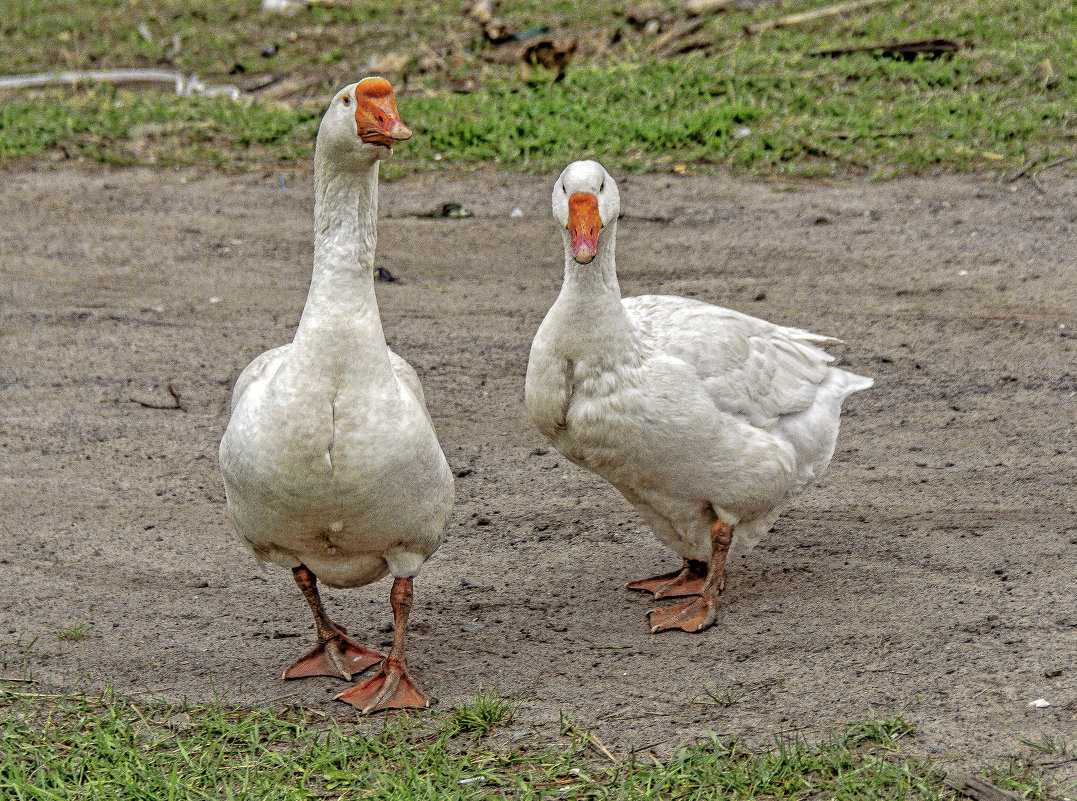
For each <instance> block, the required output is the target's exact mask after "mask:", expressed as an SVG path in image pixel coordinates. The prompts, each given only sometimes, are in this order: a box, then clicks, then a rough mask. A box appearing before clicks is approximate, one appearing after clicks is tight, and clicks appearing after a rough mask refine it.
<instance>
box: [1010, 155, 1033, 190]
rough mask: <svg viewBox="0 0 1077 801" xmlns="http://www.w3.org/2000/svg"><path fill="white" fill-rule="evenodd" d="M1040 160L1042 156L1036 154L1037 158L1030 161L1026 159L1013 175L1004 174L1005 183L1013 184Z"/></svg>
mask: <svg viewBox="0 0 1077 801" xmlns="http://www.w3.org/2000/svg"><path fill="white" fill-rule="evenodd" d="M1039 160H1040V157H1039V156H1036V158H1034V159H1030V160H1029V161H1026V162H1025V163H1024V164H1023V165H1022V166H1021V169H1019V170H1018V171H1017V172H1015V173H1014V174H1013V175H1009V176H1006V175H1003V176H1002V180H1003V183H1007V184H1012V183H1013V182H1014V181H1016V180H1017V179H1018V178H1021V177H1022V176H1024V174H1025V173H1027V172H1028V171H1029V170H1030V169H1032V166H1033V165H1034V164H1035V163H1036V162H1037V161H1039Z"/></svg>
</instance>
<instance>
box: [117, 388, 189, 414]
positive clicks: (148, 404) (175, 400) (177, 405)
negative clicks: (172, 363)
mask: <svg viewBox="0 0 1077 801" xmlns="http://www.w3.org/2000/svg"><path fill="white" fill-rule="evenodd" d="M168 394H169V395H171V396H172V403H170V404H168V405H167V406H166V405H165V404H163V403H153V402H152V401H144V400H139V399H138V398H128V399H127V400H129V401H130V402H131V403H137V404H138V405H139V406H144V407H145V408H147V409H164V410H166V411H170V412H171V411H176V410H177V409H178V410H179V411H181V412H186V411H187V407H186V406H184V405H183V404H182V403H181V402H180V395H179V393H178V392H177V391H176V388H175V387H174V386H172V385H171V384H169V385H168Z"/></svg>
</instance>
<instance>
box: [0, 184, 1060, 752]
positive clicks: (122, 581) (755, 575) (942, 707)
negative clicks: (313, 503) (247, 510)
mask: <svg viewBox="0 0 1077 801" xmlns="http://www.w3.org/2000/svg"><path fill="white" fill-rule="evenodd" d="M553 177H554V176H539V177H521V176H516V175H508V174H502V173H495V172H479V173H474V174H463V173H447V174H444V175H437V176H435V175H425V176H417V177H413V178H410V179H406V180H402V181H399V182H395V183H392V184H383V187H382V196H381V210H382V218H383V219H382V221H381V225H380V240H379V253H378V259H379V264H380V265H382V266H384V267H387V268H388V269H389V270H390V271H392V273H393V274H394V275H396V276H398V278H399V281H398V282H396V283H391V284H390V283H386V284H380V285H379V289H378V292H379V298H380V302H381V311H382V316H383V318H384V321H385V329H386V333H387V336H388V338H389V340H390V342H391V344H392V346H393V347H394V349H396V350H397V351H398V352H399V353H401V354H402V355H403V356H405V357H406V358H407V359H409V360H410V361H411V363H412V364H413V365H415V367H416V369H417V370H418V372H419V374H420V376H421V377H422V380H423V383H424V385H425V388H426V395H427V401H428V404H429V407H430V409H431V412H432V414H433V417H434V420H435V423H436V425H437V427H438V431H439V434H440V436H441V441H442V444H443V446H444V448H445V452H446V454H447V455H448V457H449V461H450V462H451V464H452V465H453V467H454V468H455V469H457V470H458V471H459V472H461V473H463V472H467V474H466V475H462V477H460V478H459V479H458V480H457V498H458V503H457V508H456V512H455V518H454V520H453V522H452V524H451V527H450V529H449V531H448V538H447V540H446V543H445V545H444V547H443V548H442V549H441V550H440V551H439V552H438V554H436V556H435V557H434V559H433V560H432V561H431V562H430V563H429V564H428V565H427V567H426V569H425V570H424V572H423V573H422V575H421V577H420V578H419V580H418V581H417V583H416V606H415V610H414V612H413V615H412V621H413V626H412V627H411V629H410V639H409V643H408V647H409V659H410V662H411V665H412V667H413V670H414V673H415V675H416V677H417V679H418V681H419V682H420V683H421V685H422V686H423V687H424V688H425V689H426V690H428V691H429V692H430V693H431V694H432V695H434V696H435V698H436V699H437V703H438V704H439V705H440V706H441V707H443V708H444V707H445V706H447V705H449V704H451V703H453V702H455V701H458V700H461V699H464V698H467V697H469V696H471V695H473V694H474V692H475V691H476V690H477V689H478V688H479V687H480V685H481V686H483V687H486V688H497V689H499V690H500V691H501V692H503V693H518V694H520V696H521V697H522V698H523V699H524V704H523V708H522V709H521V711H520V713H519V714H518V716H517V719H516V723H515V724H514V727H513V729H512V730H511V733H510V734H509V735H508V737H509V741H511V742H526V741H527V740H528V739H529V738H532V737H554V738H555V737H556V736H557V724H558V717H559V714H562V713H563V714H564V715H565V717H566V718H568V719H569V720H571V721H574V722H577V723H580V724H583V725H585V726H587V727H590V728H591V729H592V731H593V732H594V733H595V734H596V736H598V737H599V738H600V739H601V740H602V742H604V743H606V744H607V745H608V746H609V747H610V748H611V749H613V750H615V751H616V752H618V753H624V752H627V751H629V750H631V749H636V750H644V751H645V750H650V751H652V752H653V753H655V754H657V755H659V756H662V755H665V754H668V753H669V752H670V750H671V749H673V748H674V747H675V746H676V745H677V744H678V743H680V742H683V741H685V740H687V739H690V738H693V737H696V736H700V735H703V734H705V733H706V732H707V731H713V732H717V733H719V734H721V735H723V736H726V735H733V734H735V735H738V736H740V737H742V738H744V739H746V740H747V741H749V742H754V743H765V742H767V741H768V739H769V736H770V735H771V733H773V732H776V731H780V730H790V729H795V730H799V731H801V732H803V733H804V735H805V736H806V737H808V738H809V739H813V738H816V737H820V736H824V735H825V733H826V731H827V730H828V729H829V727H832V726H835V725H840V724H842V723H845V722H848V721H851V720H855V719H858V718H861V717H863V716H868V715H872V714H874V715H880V716H882V715H893V714H898V713H901V714H903V715H904V716H905V717H906V718H907V719H908V720H910V721H911V722H913V723H914V724H915V725H916V726H917V727H918V729H919V734H918V735H917V738H916V740H915V743H916V748H917V749H919V750H920V751H921V752H922V753H924V754H931V755H934V756H936V757H938V758H940V759H944V760H948V761H955V762H963V763H967V764H972V765H975V764H979V763H981V762H982V761H986V760H998V759H1001V758H1003V757H1004V756H1005V755H1007V754H1010V753H1013V752H1015V751H1017V750H1018V748H1019V747H1020V744H1019V738H1021V737H1025V738H1031V739H1040V738H1041V737H1042V736H1044V735H1050V736H1061V737H1065V738H1068V739H1070V740H1072V739H1073V738H1074V736H1075V735H1077V722H1075V721H1077V664H1075V658H1074V657H1075V653H1077V598H1075V587H1077V495H1075V493H1074V485H1075V480H1074V475H1075V474H1077V432H1075V429H1077V339H1075V337H1077V315H1075V313H1074V301H1075V295H1077V290H1075V287H1077V255H1075V251H1077V203H1075V199H1077V183H1075V182H1073V181H1069V182H1067V181H1063V180H1058V181H1055V182H1052V183H1049V185H1048V186H1047V191H1046V194H1041V193H1040V192H1038V191H1036V190H1035V189H1034V187H1033V186H1032V185H1031V184H1030V183H1028V182H1027V181H1022V182H1020V183H1017V184H1013V185H1007V184H998V183H996V182H993V181H990V180H986V179H976V178H966V177H941V178H925V179H910V180H900V181H895V182H889V183H871V182H868V181H861V180H853V181H848V182H842V183H838V184H834V185H823V184H800V185H796V186H788V185H782V184H771V183H759V182H751V181H747V180H740V179H729V178H713V177H687V178H682V177H667V176H647V177H630V178H628V179H627V180H626V181H625V182H624V185H623V188H622V206H623V208H624V210H625V213H626V217H625V219H624V220H623V221H622V223H621V226H620V228H619V232H620V236H619V264H620V268H621V269H620V273H621V279H622V288H623V290H624V292H625V294H638V293H643V292H663V293H675V294H689V295H694V296H695V297H698V298H701V299H704V300H707V301H711V302H714V303H718V304H721V305H726V306H730V307H733V308H736V309H739V310H741V311H745V312H748V313H750V314H754V315H758V316H761V317H765V318H768V319H771V320H774V321H776V322H781V323H785V324H789V325H796V326H801V327H805V328H808V329H811V330H814V331H818V332H820V333H826V334H831V335H835V336H838V337H841V338H842V339H844V340H845V342H846V344H845V345H844V346H841V347H839V348H838V349H837V350H836V351H835V352H836V353H838V354H839V355H840V357H841V358H840V362H841V363H842V364H846V365H849V366H850V367H851V368H852V369H854V370H856V371H857V372H860V373H864V374H866V375H872V376H874V377H875V379H876V382H877V384H876V387H875V389H874V390H872V391H870V392H865V393H861V394H858V395H856V396H854V397H853V398H851V399H850V401H849V402H848V404H847V406H846V408H847V412H846V414H845V418H844V427H843V430H842V435H841V439H840V441H839V445H838V450H837V453H836V455H835V458H834V462H833V464H832V466H831V469H830V471H829V473H828V474H827V475H826V476H825V477H824V479H823V481H822V482H821V483H820V484H819V485H818V486H816V487H814V488H813V489H811V490H809V491H808V492H807V493H806V494H805V495H804V496H802V498H801V499H800V500H799V502H798V503H796V504H795V505H794V507H793V508H792V509H791V511H790V512H789V513H787V514H786V515H785V516H784V517H783V518H782V519H781V520H780V521H779V522H778V524H777V527H776V528H775V530H774V531H773V532H772V534H771V535H770V537H769V538H767V539H766V540H764V542H763V543H762V545H761V546H760V547H759V548H758V549H757V550H756V551H755V552H754V553H752V554H750V555H749V556H748V557H747V558H745V559H743V560H739V561H738V562H737V563H736V564H733V565H732V566H731V568H730V570H729V571H728V584H727V595H726V596H725V598H726V600H725V605H724V607H723V609H722V611H721V613H720V618H719V623H718V625H716V626H715V627H714V628H713V629H711V630H710V631H707V632H706V633H704V634H701V635H697V636H692V635H688V634H681V633H666V634H662V635H659V636H650V635H648V633H647V627H646V624H645V617H644V615H645V613H646V611H647V610H648V609H649V608H652V605H651V603H650V602H649V601H648V599H647V597H645V596H643V595H641V594H637V593H631V592H629V591H627V590H624V589H623V588H622V587H623V585H624V583H625V582H626V581H629V580H632V579H637V578H641V577H643V576H646V575H650V574H652V573H655V572H658V571H659V570H664V569H670V568H671V567H673V566H674V564H675V562H676V560H675V559H674V558H673V557H672V555H671V554H670V553H668V552H667V551H665V550H664V549H663V548H662V547H661V546H659V545H658V544H657V543H656V542H655V541H654V540H653V539H652V538H651V536H650V534H649V533H648V531H647V530H646V529H645V528H644V526H643V525H642V522H641V520H640V518H639V517H638V515H637V514H636V513H635V512H634V511H633V510H632V509H631V508H630V507H629V506H628V504H627V503H626V502H625V501H624V500H622V499H621V498H620V496H619V495H617V494H616V492H615V491H613V490H612V489H611V488H610V487H608V486H607V485H606V484H604V483H603V482H602V481H601V480H600V479H598V478H597V477H594V476H592V475H590V474H588V473H587V472H585V471H583V470H581V469H579V468H577V467H575V466H573V465H571V464H569V463H567V462H566V461H565V460H564V459H563V458H561V457H559V456H558V455H557V454H556V453H555V452H546V451H545V449H546V447H547V446H546V444H545V443H544V442H543V441H542V439H541V438H540V436H539V434H538V433H537V432H536V431H535V430H533V428H532V427H531V425H530V423H529V422H528V420H527V419H526V415H525V411H524V407H523V376H524V368H525V365H526V361H527V354H528V348H529V346H530V342H531V338H532V336H533V335H534V332H535V330H536V328H537V327H538V324H539V322H540V320H541V319H542V317H543V315H544V314H545V312H546V309H547V308H548V307H549V306H550V304H551V303H552V302H553V300H554V297H555V295H556V293H557V290H558V288H559V285H560V279H561V264H562V255H561V251H560V248H561V245H560V238H559V237H558V236H557V233H556V230H555V225H554V223H553V220H552V218H551V217H550V214H549V200H548V198H549V188H550V186H551V185H552V181H553ZM0 180H2V181H3V184H4V188H3V193H2V196H0V276H2V278H0V281H2V283H0V307H2V313H0V348H2V349H0V354H2V355H0V360H2V361H0V464H2V471H0V514H2V521H3V528H2V533H0V587H2V592H3V600H2V604H0V675H3V676H8V677H11V676H22V675H23V670H24V669H26V668H29V670H30V671H31V672H32V675H33V676H34V677H36V678H37V679H39V680H40V681H42V682H45V681H48V682H52V683H54V684H59V685H71V684H72V683H74V682H75V681H77V680H80V679H82V681H83V685H82V686H84V687H87V688H97V687H101V686H104V685H105V684H106V683H108V682H111V683H113V684H114V686H115V687H116V688H117V689H118V690H119V691H121V692H123V693H127V694H131V695H134V696H139V695H142V694H152V695H153V696H158V697H163V698H167V699H177V698H181V697H186V698H188V699H190V700H192V701H196V700H202V699H207V698H210V697H212V696H213V694H214V693H216V694H218V695H220V696H223V697H224V698H225V699H227V700H229V701H233V702H237V703H243V704H264V703H278V704H282V703H294V704H304V705H316V706H319V707H320V708H322V709H326V710H332V711H334V712H335V713H339V714H340V715H341V716H342V717H344V718H347V717H349V716H350V715H351V714H352V713H351V710H350V708H348V707H344V706H343V705H340V704H334V703H333V702H332V701H331V700H330V699H331V698H332V694H335V693H337V692H339V691H340V690H341V689H343V688H344V686H345V685H344V684H343V683H342V682H338V681H334V680H332V679H328V678H326V679H310V680H306V681H302V682H293V683H287V684H285V683H283V682H282V681H281V680H280V672H281V670H282V668H283V667H284V666H285V665H286V664H288V663H289V662H290V661H292V660H293V659H294V658H295V657H297V656H298V655H299V654H300V653H301V652H303V651H304V650H306V648H307V647H309V641H310V640H311V638H312V636H313V635H312V625H311V621H310V618H309V613H308V611H307V608H306V606H305V604H304V603H303V601H302V600H301V598H300V596H299V593H298V591H297V590H296V588H295V586H294V584H293V583H292V580H291V577H290V576H289V575H288V574H287V573H286V572H283V571H278V570H271V571H269V572H265V573H263V572H260V570H259V569H258V568H257V567H256V565H255V564H254V562H253V561H252V560H251V559H250V557H249V556H248V555H247V554H246V553H245V552H244V551H243V550H242V549H241V548H240V547H239V546H238V545H237V544H236V543H235V542H234V541H233V539H232V534H231V529H230V524H229V521H228V519H227V516H226V513H225V509H224V494H223V490H222V487H221V481H220V477H219V473H218V469H217V457H216V450H217V443H218V441H219V438H220V435H221V432H222V431H223V429H224V426H225V423H226V417H227V409H228V398H229V393H230V389H231V384H232V382H233V381H234V379H235V377H236V375H237V374H238V372H239V370H240V369H241V368H242V367H243V366H244V365H245V364H246V363H247V361H248V360H249V359H250V358H251V357H253V356H254V355H256V354H257V353H259V352H261V351H262V350H264V349H266V348H269V347H272V346H274V345H278V344H281V343H283V342H286V341H288V340H289V339H290V337H291V334H292V331H293V328H294V326H295V324H296V322H297V320H298V318H299V313H300V310H301V308H302V305H303V301H304V297H305V292H306V286H307V281H308V279H309V274H310V255H311V230H310V229H311V202H312V201H311V190H310V180H309V177H308V176H302V175H299V176H287V177H286V181H285V184H284V186H283V187H282V185H281V182H280V177H279V176H277V175H266V176H245V177H239V178H236V177H221V176H202V175H198V174H195V173H186V174H180V173H166V172H156V171H124V172H81V171H72V170H40V171H39V170H34V169H29V168H26V169H20V170H16V171H11V170H9V171H7V172H4V173H2V174H0ZM1011 189H1012V190H1013V191H1011ZM446 201H457V202H462V203H464V204H465V205H467V206H468V207H470V208H471V209H472V210H473V211H474V212H475V215H474V217H472V218H469V219H463V220H447V219H427V218H422V217H419V216H416V215H417V214H418V213H421V212H425V211H429V210H431V209H434V208H436V207H437V206H439V205H440V204H441V203H443V202H446ZM515 208H520V209H521V210H522V211H523V216H522V217H516V218H513V217H510V212H512V210H513V209H515ZM169 385H171V387H172V388H173V389H174V390H175V393H176V394H177V395H178V398H179V403H180V404H181V405H182V409H175V410H169V409H154V408H148V407H147V406H144V405H141V404H140V403H138V401H142V402H143V403H148V404H156V405H160V406H169V405H171V404H172V402H173V396H172V394H171V393H170V391H169V389H168V387H169ZM132 399H133V400H132ZM328 595H329V603H330V610H331V612H332V613H333V615H334V616H335V617H337V618H338V619H339V620H340V621H341V622H342V623H344V624H345V625H347V626H349V627H350V628H351V629H352V630H353V631H354V632H356V633H358V634H360V635H361V636H363V637H364V638H365V639H366V641H367V642H370V643H372V644H374V645H377V644H378V643H379V642H381V641H383V640H387V639H388V638H389V636H390V635H388V634H387V633H385V632H386V631H388V626H389V623H390V620H391V618H390V613H389V607H388V581H387V580H383V581H382V582H379V583H376V584H375V585H372V586H369V587H366V588H364V589H361V590H353V591H349V592H336V593H334V592H330V593H328ZM90 624H92V628H90V629H89V634H88V636H86V637H85V638H83V639H75V640H71V639H63V638H61V637H60V636H59V635H60V634H61V633H63V632H65V631H68V630H70V629H71V628H72V627H73V626H77V625H78V626H89V625H90ZM1038 698H1045V699H1047V700H1048V701H1050V702H1051V704H1052V705H1051V706H1050V707H1049V708H1046V709H1035V708H1032V707H1030V706H1029V702H1031V701H1034V700H1035V699H1038ZM1062 769H1063V770H1067V769H1068V770H1070V771H1071V772H1072V769H1073V766H1072V764H1071V765H1070V767H1069V768H1062Z"/></svg>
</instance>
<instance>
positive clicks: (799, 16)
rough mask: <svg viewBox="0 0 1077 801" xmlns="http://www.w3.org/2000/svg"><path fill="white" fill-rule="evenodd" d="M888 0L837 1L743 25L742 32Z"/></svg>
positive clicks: (852, 9) (793, 22)
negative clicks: (828, 4)
mask: <svg viewBox="0 0 1077 801" xmlns="http://www.w3.org/2000/svg"><path fill="white" fill-rule="evenodd" d="M889 1H890V0H852V2H849V3H838V4H837V5H835V6H826V7H825V8H815V9H812V10H811V11H803V12H801V13H799V14H790V15H789V16H787V17H776V18H775V19H767V20H763V21H762V22H755V23H752V24H751V25H747V26H745V28H744V32H745V33H748V34H752V33H760V32H761V31H769V30H770V29H771V28H784V27H786V26H787V25H798V24H800V23H801V22H811V21H812V20H817V19H824V18H826V17H836V16H837V15H838V14H844V13H845V12H847V11H856V10H858V9H861V8H867V7H868V6H877V5H881V4H882V3H887V2H889Z"/></svg>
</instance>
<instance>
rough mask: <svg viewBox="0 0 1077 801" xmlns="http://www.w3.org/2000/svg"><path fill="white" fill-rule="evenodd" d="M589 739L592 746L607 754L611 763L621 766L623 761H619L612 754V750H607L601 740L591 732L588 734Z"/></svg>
mask: <svg viewBox="0 0 1077 801" xmlns="http://www.w3.org/2000/svg"><path fill="white" fill-rule="evenodd" d="M587 739H589V740H590V741H591V745H593V746H594V747H595V748H597V749H598V750H599V751H601V752H602V753H603V754H605V755H606V758H607V759H608V760H609V761H610V762H612V763H613V764H614V765H617V766H618V767H619V766H620V764H621V760H619V759H618V758H617V757H615V756H614V755H613V754H612V753H610V749H608V748H606V746H604V745H603V744H602V741H601V740H599V739H598V738H597V737H595V736H594V735H593V734H591V732H587Z"/></svg>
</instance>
